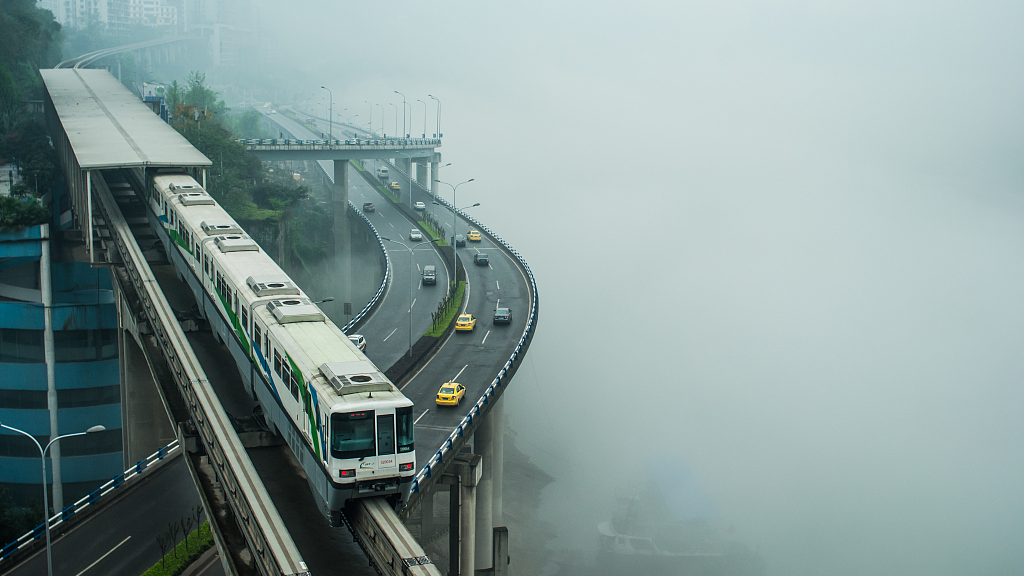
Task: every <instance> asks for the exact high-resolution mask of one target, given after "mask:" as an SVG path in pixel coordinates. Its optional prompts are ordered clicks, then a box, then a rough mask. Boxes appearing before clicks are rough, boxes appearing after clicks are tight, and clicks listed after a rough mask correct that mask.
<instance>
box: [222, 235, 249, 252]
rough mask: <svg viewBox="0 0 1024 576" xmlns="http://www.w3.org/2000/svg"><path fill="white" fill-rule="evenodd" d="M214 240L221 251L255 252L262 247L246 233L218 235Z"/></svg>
mask: <svg viewBox="0 0 1024 576" xmlns="http://www.w3.org/2000/svg"><path fill="white" fill-rule="evenodd" d="M213 242H214V244H216V245H217V248H220V251H221V252H255V251H258V250H259V249H260V247H259V244H256V242H255V241H254V240H253V239H252V238H249V237H248V236H246V235H245V234H240V235H230V236H217V239H216V240H214V241H213Z"/></svg>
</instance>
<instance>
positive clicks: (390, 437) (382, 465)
mask: <svg viewBox="0 0 1024 576" xmlns="http://www.w3.org/2000/svg"><path fill="white" fill-rule="evenodd" d="M377 473H378V474H383V475H387V474H398V458H396V457H395V415H394V414H380V415H378V416H377Z"/></svg>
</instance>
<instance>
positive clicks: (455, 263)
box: [434, 178, 476, 278]
mask: <svg viewBox="0 0 1024 576" xmlns="http://www.w3.org/2000/svg"><path fill="white" fill-rule="evenodd" d="M473 180H476V178H470V179H469V180H466V181H465V182H459V183H458V184H455V185H452V184H449V183H448V182H441V181H440V180H436V179H435V180H434V182H438V183H440V184H444V185H445V186H450V187H451V189H452V278H458V276H459V272H458V270H456V267H457V266H458V257H457V256H456V255H455V250H456V249H455V226H456V224H457V223H458V221H459V212H458V208H456V207H455V193H456V192H458V190H459V186H462V185H463V184H469V183H470V182H472V181H473Z"/></svg>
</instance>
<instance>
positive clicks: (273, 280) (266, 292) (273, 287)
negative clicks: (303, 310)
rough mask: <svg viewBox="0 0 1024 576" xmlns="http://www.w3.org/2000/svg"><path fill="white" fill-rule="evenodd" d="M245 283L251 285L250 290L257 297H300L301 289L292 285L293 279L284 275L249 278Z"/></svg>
mask: <svg viewBox="0 0 1024 576" xmlns="http://www.w3.org/2000/svg"><path fill="white" fill-rule="evenodd" d="M245 283H246V284H248V285H249V288H251V289H252V291H253V292H255V293H256V296H259V297H263V296H279V295H290V296H298V295H299V289H298V287H296V286H295V284H293V283H292V280H291V278H289V277H287V276H285V275H284V274H278V275H276V276H274V275H266V276H249V277H248V278H246V279H245Z"/></svg>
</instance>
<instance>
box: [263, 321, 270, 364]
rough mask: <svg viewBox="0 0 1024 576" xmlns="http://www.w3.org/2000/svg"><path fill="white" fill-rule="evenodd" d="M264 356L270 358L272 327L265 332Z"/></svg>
mask: <svg viewBox="0 0 1024 576" xmlns="http://www.w3.org/2000/svg"><path fill="white" fill-rule="evenodd" d="M263 357H264V358H270V329H269V328H268V329H267V331H266V332H264V333H263Z"/></svg>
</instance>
